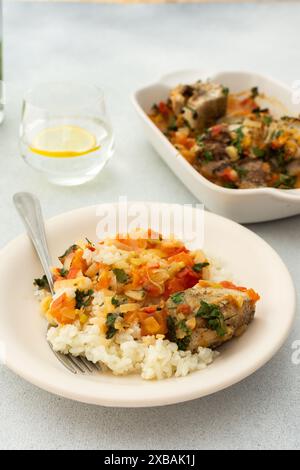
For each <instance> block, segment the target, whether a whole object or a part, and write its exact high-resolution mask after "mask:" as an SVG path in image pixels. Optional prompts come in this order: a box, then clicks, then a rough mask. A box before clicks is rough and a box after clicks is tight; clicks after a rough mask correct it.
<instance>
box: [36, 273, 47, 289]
mask: <svg viewBox="0 0 300 470" xmlns="http://www.w3.org/2000/svg"><path fill="white" fill-rule="evenodd" d="M33 285H34V286H36V287H38V289H40V290H41V289H45V290H48V291H49V292H50V286H49V282H48V279H47V277H46V275H45V274H44V276H43V277H41V278H38V279H34V281H33Z"/></svg>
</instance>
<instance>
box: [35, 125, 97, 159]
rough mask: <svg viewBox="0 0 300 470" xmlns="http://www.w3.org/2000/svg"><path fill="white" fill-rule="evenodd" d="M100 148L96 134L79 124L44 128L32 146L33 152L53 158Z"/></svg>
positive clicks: (84, 153) (70, 155)
mask: <svg viewBox="0 0 300 470" xmlns="http://www.w3.org/2000/svg"><path fill="white" fill-rule="evenodd" d="M99 148H100V146H99V145H97V140H96V138H95V136H94V135H93V134H91V133H90V132H89V131H87V130H86V129H83V128H82V127H77V126H59V127H49V128H47V129H43V130H42V131H41V132H39V133H38V134H37V135H36V137H35V138H34V140H33V142H32V145H31V146H30V150H31V151H32V152H34V153H37V154H39V155H42V156H44V157H52V158H71V157H80V156H81V155H86V154H88V153H90V152H93V151H95V150H98V149H99Z"/></svg>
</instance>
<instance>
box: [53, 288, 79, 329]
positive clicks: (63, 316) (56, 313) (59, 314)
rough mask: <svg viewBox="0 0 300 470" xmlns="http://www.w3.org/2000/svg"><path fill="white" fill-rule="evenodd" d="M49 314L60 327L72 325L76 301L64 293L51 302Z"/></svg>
mask: <svg viewBox="0 0 300 470" xmlns="http://www.w3.org/2000/svg"><path fill="white" fill-rule="evenodd" d="M49 313H50V315H51V316H52V317H53V318H55V319H56V320H57V321H58V323H60V324H62V325H67V324H70V323H73V322H74V320H75V318H76V301H75V299H73V298H70V297H68V296H67V294H66V293H64V294H62V295H61V296H60V297H58V298H57V299H55V300H54V301H53V302H52V304H51V307H50V312H49Z"/></svg>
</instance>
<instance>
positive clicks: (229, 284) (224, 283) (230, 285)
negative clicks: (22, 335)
mask: <svg viewBox="0 0 300 470" xmlns="http://www.w3.org/2000/svg"><path fill="white" fill-rule="evenodd" d="M220 284H221V286H223V287H225V289H235V290H240V291H242V292H246V291H247V287H242V286H236V285H235V284H233V282H231V281H222V282H220Z"/></svg>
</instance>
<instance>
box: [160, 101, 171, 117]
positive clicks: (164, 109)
mask: <svg viewBox="0 0 300 470" xmlns="http://www.w3.org/2000/svg"><path fill="white" fill-rule="evenodd" d="M158 109H159V112H160V113H161V114H164V115H168V114H169V112H170V108H169V107H168V106H167V105H166V103H164V102H163V101H161V102H160V103H159V105H158Z"/></svg>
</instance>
